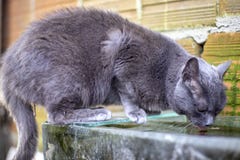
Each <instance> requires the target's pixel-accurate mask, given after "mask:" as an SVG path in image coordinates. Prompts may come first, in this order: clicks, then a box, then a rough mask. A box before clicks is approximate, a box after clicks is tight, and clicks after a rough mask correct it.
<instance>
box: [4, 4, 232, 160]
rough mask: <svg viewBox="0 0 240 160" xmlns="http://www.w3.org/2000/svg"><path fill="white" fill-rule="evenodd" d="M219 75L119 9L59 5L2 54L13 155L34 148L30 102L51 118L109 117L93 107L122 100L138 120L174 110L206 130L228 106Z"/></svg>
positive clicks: (22, 158)
mask: <svg viewBox="0 0 240 160" xmlns="http://www.w3.org/2000/svg"><path fill="white" fill-rule="evenodd" d="M228 67H229V66H228ZM228 67H226V66H225V67H221V68H223V69H221V73H224V72H225V71H226V70H227V68H228ZM221 76H222V75H221ZM221 78H222V77H221ZM221 78H220V76H219V74H218V71H217V69H216V67H212V66H211V65H209V64H207V63H206V62H205V61H204V60H202V59H200V58H195V57H193V56H191V55H189V54H188V53H187V52H186V51H185V50H184V49H182V47H180V46H179V45H178V44H176V43H175V42H174V41H173V40H171V39H169V38H167V37H165V36H163V35H161V34H160V33H156V32H152V31H150V30H148V29H145V28H143V27H141V26H138V25H136V24H133V23H130V22H128V21H127V20H125V19H123V18H121V17H120V16H118V15H116V14H113V13H109V12H104V11H98V10H95V9H89V10H87V9H79V8H75V9H65V10H60V11H58V12H55V13H53V14H51V15H49V16H48V17H47V18H45V19H42V20H40V21H37V22H34V23H33V24H31V26H30V27H29V28H28V29H27V30H26V32H25V33H24V34H23V35H22V36H21V37H20V38H19V39H18V40H17V42H16V43H15V44H14V45H13V46H12V47H11V48H9V49H8V50H7V52H6V54H5V56H4V58H3V65H2V82H1V83H2V89H3V92H4V98H5V102H6V104H7V106H8V107H9V110H10V111H11V113H12V116H13V117H14V119H15V121H16V123H17V126H18V131H19V137H20V141H19V146H18V152H17V154H16V156H15V159H17V160H26V159H31V157H32V156H33V154H34V152H35V150H36V144H37V141H36V137H37V131H36V124H35V120H34V116H33V112H32V109H31V104H38V105H42V106H45V108H46V110H47V112H48V118H49V121H50V122H51V123H71V122H75V121H97V120H106V119H109V118H110V117H111V113H110V112H109V111H108V110H106V109H104V108H98V109H94V108H92V107H94V106H97V105H98V104H123V106H124V109H125V113H126V115H127V116H128V117H129V118H130V119H131V120H132V121H135V122H137V123H144V122H146V112H147V113H160V112H161V110H164V109H173V110H174V111H176V112H177V113H179V114H185V115H187V117H188V118H189V119H190V121H192V123H193V124H195V125H197V126H200V127H202V126H206V125H210V124H211V123H212V122H213V120H214V118H215V116H216V115H217V114H218V113H219V112H220V111H221V110H222V108H223V107H224V105H225V102H226V97H225V93H224V89H223V88H224V87H223V84H222V80H221ZM90 107H91V108H90Z"/></svg>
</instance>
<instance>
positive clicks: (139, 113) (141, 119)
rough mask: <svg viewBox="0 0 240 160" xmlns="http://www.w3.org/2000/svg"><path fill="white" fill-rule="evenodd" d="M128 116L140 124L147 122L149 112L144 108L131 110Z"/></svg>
mask: <svg viewBox="0 0 240 160" xmlns="http://www.w3.org/2000/svg"><path fill="white" fill-rule="evenodd" d="M127 116H128V118H129V119H130V120H131V121H133V122H136V123H138V124H142V123H146V122H147V114H146V112H145V111H144V110H143V109H138V110H134V111H131V112H129V113H128V114H127Z"/></svg>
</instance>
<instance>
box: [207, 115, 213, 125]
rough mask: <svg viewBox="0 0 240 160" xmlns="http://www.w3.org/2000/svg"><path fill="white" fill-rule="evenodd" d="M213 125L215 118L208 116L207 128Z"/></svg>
mask: <svg viewBox="0 0 240 160" xmlns="http://www.w3.org/2000/svg"><path fill="white" fill-rule="evenodd" d="M212 124H213V117H212V116H208V118H207V122H206V126H211V125H212Z"/></svg>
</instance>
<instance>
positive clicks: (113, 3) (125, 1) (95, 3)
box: [83, 0, 136, 12]
mask: <svg viewBox="0 0 240 160" xmlns="http://www.w3.org/2000/svg"><path fill="white" fill-rule="evenodd" d="M83 5H84V6H87V7H96V8H103V9H111V10H113V11H118V12H121V11H127V10H135V9H136V0H103V1H99V0H83Z"/></svg>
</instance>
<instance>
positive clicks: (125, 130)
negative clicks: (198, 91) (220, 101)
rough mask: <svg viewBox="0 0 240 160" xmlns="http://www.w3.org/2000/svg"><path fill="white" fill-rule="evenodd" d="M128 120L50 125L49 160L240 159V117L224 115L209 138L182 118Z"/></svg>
mask: <svg viewBox="0 0 240 160" xmlns="http://www.w3.org/2000/svg"><path fill="white" fill-rule="evenodd" d="M163 115H164V114H163ZM114 121H115V122H116V123H114ZM121 121H122V122H121ZM124 121H125V122H124ZM127 121H128V120H127V119H120V120H119V119H117V120H111V121H109V122H108V121H106V122H104V123H103V125H101V124H100V123H97V125H94V123H90V125H89V124H88V123H85V124H84V123H81V124H71V125H50V124H47V123H45V124H43V126H42V128H43V144H44V157H45V160H61V159H64V160H72V159H74V160H78V159H91V160H94V159H101V160H112V159H114V160H134V159H137V160H138V159H148V160H149V159H150V160H151V159H152V160H157V159H167V160H168V159H218V160H219V159H239V158H240V149H239V146H240V139H239V137H240V132H239V131H240V128H239V124H240V123H239V121H240V117H220V118H219V119H218V120H217V122H216V125H215V126H213V127H211V128H210V129H209V130H208V132H207V133H204V134H206V135H205V136H203V135H202V133H199V132H198V131H197V130H196V129H195V128H193V127H188V126H189V125H188V123H186V120H185V118H184V117H183V116H172V117H168V118H164V117H161V116H153V117H149V121H148V123H147V124H145V125H136V124H134V123H129V122H127ZM220 124H221V125H220ZM230 124H231V125H230ZM235 124H236V125H235Z"/></svg>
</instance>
